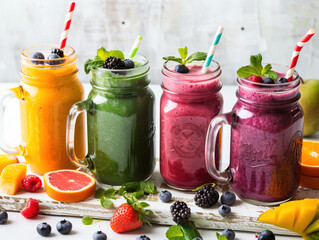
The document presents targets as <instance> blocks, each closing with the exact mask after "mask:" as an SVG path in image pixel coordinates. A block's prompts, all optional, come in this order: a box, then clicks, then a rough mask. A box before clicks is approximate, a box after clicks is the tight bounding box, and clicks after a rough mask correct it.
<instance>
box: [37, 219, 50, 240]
mask: <svg viewBox="0 0 319 240" xmlns="http://www.w3.org/2000/svg"><path fill="white" fill-rule="evenodd" d="M37 232H38V233H39V234H40V235H41V236H43V237H47V236H49V235H50V233H51V226H50V224H47V223H46V222H43V223H40V224H38V225H37Z"/></svg>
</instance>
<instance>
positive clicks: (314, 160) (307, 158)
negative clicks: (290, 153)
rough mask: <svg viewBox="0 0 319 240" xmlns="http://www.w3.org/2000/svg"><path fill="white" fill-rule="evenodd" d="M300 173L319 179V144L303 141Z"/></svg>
mask: <svg viewBox="0 0 319 240" xmlns="http://www.w3.org/2000/svg"><path fill="white" fill-rule="evenodd" d="M300 173H301V175H304V176H309V177H319V142H313V141H307V140H304V141H303V144H302V154H301V160H300Z"/></svg>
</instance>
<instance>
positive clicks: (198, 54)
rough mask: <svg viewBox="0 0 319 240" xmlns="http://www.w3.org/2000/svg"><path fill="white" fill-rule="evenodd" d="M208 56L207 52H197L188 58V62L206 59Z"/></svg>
mask: <svg viewBox="0 0 319 240" xmlns="http://www.w3.org/2000/svg"><path fill="white" fill-rule="evenodd" d="M206 57H207V53H205V52H195V53H193V54H192V55H190V56H189V57H188V58H187V59H186V63H191V62H193V61H204V60H205V59H206Z"/></svg>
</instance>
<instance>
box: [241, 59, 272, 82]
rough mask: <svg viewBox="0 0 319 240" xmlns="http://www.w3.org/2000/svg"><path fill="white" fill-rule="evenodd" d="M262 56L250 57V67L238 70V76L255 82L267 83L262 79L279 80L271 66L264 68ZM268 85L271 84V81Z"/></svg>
mask: <svg viewBox="0 0 319 240" xmlns="http://www.w3.org/2000/svg"><path fill="white" fill-rule="evenodd" d="M261 62H262V56H261V54H260V53H259V54H257V55H251V56H250V65H247V66H244V67H241V68H239V69H238V70H237V75H238V77H240V78H246V79H249V80H251V81H253V82H259V83H265V82H264V81H263V79H262V77H265V78H270V79H272V80H274V81H275V80H277V79H278V75H277V73H276V72H275V71H273V70H271V69H272V66H271V64H267V65H266V66H264V67H263V66H262V63H261ZM266 83H271V82H270V81H268V82H266Z"/></svg>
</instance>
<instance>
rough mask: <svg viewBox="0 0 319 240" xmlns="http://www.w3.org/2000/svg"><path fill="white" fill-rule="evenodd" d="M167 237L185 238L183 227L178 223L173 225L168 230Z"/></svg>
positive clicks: (171, 238) (175, 239)
mask: <svg viewBox="0 0 319 240" xmlns="http://www.w3.org/2000/svg"><path fill="white" fill-rule="evenodd" d="M166 237H167V239H168V240H185V238H184V234H183V232H182V230H181V228H180V227H179V226H177V225H173V226H171V227H170V228H169V229H168V230H167V231H166Z"/></svg>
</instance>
